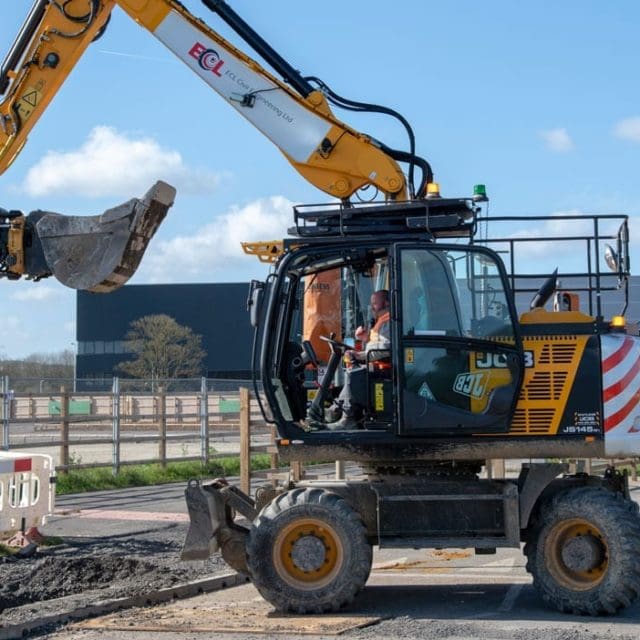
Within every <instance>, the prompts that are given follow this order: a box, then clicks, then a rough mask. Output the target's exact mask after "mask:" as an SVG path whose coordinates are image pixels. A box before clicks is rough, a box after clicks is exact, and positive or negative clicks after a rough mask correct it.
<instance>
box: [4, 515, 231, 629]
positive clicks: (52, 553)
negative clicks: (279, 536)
mask: <svg viewBox="0 0 640 640" xmlns="http://www.w3.org/2000/svg"><path fill="white" fill-rule="evenodd" d="M185 526H186V525H183V524H168V525H167V526H166V527H162V528H159V529H154V530H150V531H148V532H146V533H145V535H144V536H141V535H140V534H139V533H138V534H135V535H121V536H115V537H114V536H105V537H101V538H97V537H96V538H71V539H65V541H64V543H63V544H61V545H57V546H53V547H40V548H39V549H38V550H37V552H36V553H35V554H34V555H33V556H32V557H29V558H21V559H17V558H16V557H15V556H14V557H9V558H0V576H1V582H0V631H1V630H2V629H3V627H7V626H10V625H15V624H21V623H25V622H30V621H33V620H35V619H37V618H40V617H42V616H47V615H52V614H60V613H62V612H64V611H71V610H73V609H76V608H79V607H83V606H87V605H91V604H95V603H97V602H101V601H105V600H111V599H115V598H122V597H126V596H135V595H141V594H145V593H148V592H150V591H153V590H156V589H162V588H166V587H171V586H175V585H177V584H182V583H185V582H189V581H191V580H195V579H198V578H205V577H212V576H214V575H216V574H221V573H228V572H229V567H228V565H226V564H225V563H224V561H223V560H222V558H221V557H220V556H214V557H212V558H210V559H209V560H207V561H202V562H183V561H181V560H180V551H181V549H182V544H183V542H184V538H185V531H186V528H185Z"/></svg>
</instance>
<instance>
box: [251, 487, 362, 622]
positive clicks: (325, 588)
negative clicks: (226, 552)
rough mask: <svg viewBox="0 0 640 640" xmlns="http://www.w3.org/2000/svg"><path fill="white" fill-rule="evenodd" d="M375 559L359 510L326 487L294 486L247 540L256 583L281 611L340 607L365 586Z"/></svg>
mask: <svg viewBox="0 0 640 640" xmlns="http://www.w3.org/2000/svg"><path fill="white" fill-rule="evenodd" d="M371 560H372V551H371V545H370V544H369V543H368V542H367V539H366V535H365V528H364V525H363V524H362V521H361V520H360V517H359V516H358V514H357V513H356V512H355V511H354V510H353V509H352V508H351V507H350V506H349V505H348V504H347V502H346V501H345V500H344V499H343V498H341V497H340V496H338V495H336V494H334V493H330V492H328V491H325V490H323V489H294V490H293V491H289V492H287V493H285V494H283V495H281V496H279V497H278V498H276V499H275V500H274V501H272V502H271V503H269V504H268V505H267V506H265V507H264V509H263V510H262V511H261V512H260V515H259V516H258V518H256V520H255V522H254V524H253V526H252V527H251V532H250V534H249V542H248V544H247V562H248V565H249V571H250V573H251V577H252V580H253V583H254V585H255V586H256V588H257V589H258V591H259V592H260V593H261V594H262V596H263V597H264V598H265V600H267V601H268V602H270V603H271V604H272V605H273V606H274V607H275V608H276V609H277V610H278V611H293V612H296V613H322V612H324V611H337V610H338V609H340V608H341V607H343V606H344V605H346V604H348V603H349V602H351V601H352V600H353V599H354V597H355V596H356V594H357V593H358V592H359V591H360V590H361V589H362V587H363V586H364V584H365V582H366V581H367V578H368V577H369V572H370V570H371Z"/></svg>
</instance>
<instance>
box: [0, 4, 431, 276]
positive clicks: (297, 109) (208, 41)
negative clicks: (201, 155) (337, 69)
mask: <svg viewBox="0 0 640 640" xmlns="http://www.w3.org/2000/svg"><path fill="white" fill-rule="evenodd" d="M202 1H203V4H204V5H205V6H206V7H207V8H208V9H210V10H211V11H212V12H214V13H215V14H217V15H218V16H219V17H220V18H221V19H222V20H224V21H225V22H226V23H227V24H228V25H229V26H230V27H231V28H232V29H233V30H235V31H236V33H238V34H239V35H240V36H241V37H242V38H243V39H244V41H245V42H246V43H247V44H248V45H249V46H250V47H251V48H252V49H253V50H254V51H256V52H257V53H258V54H259V55H261V56H262V57H263V58H264V59H265V61H267V63H268V64H269V65H270V66H271V67H272V68H273V69H274V71H275V72H276V74H277V75H279V76H281V79H280V78H278V77H277V76H276V75H274V74H272V73H270V72H269V71H267V70H266V69H265V68H263V67H262V66H261V65H260V64H258V63H257V62H256V61H255V60H253V59H252V58H250V57H249V56H247V55H246V54H245V53H243V52H242V51H240V50H239V49H237V48H236V47H234V46H233V45H232V44H231V43H229V42H228V41H227V40H225V39H224V38H223V37H222V36H220V35H219V34H218V33H217V32H216V31H214V30H213V29H211V28H210V27H209V26H207V25H206V24H205V23H204V22H202V21H201V20H199V19H197V18H196V17H195V16H193V15H192V14H191V13H190V12H189V11H188V10H187V9H186V8H185V7H184V6H182V5H181V4H180V3H179V2H176V1H174V0H66V1H63V0H36V2H35V3H34V5H33V8H32V10H31V12H30V13H29V16H28V17H27V19H26V21H25V23H24V25H23V27H22V29H21V31H20V33H19V34H18V36H17V38H16V41H15V42H14V44H13V46H12V47H11V49H10V51H9V54H8V55H7V57H6V59H5V61H4V63H3V65H2V68H1V69H0V96H3V97H2V98H1V102H0V173H3V172H4V171H5V170H6V169H7V168H8V167H9V166H10V164H11V162H12V161H13V160H14V159H15V157H16V156H17V154H18V153H19V152H20V150H21V149H22V147H23V145H24V144H25V142H26V139H27V135H28V134H29V132H30V130H31V129H32V128H33V127H34V125H35V124H36V122H37V121H38V118H39V117H40V116H41V115H42V114H43V112H44V111H45V109H46V108H47V106H48V104H49V103H50V102H51V100H52V99H53V97H54V96H55V94H56V93H57V91H58V90H59V89H60V87H61V86H62V84H63V82H64V80H65V79H66V78H67V77H68V75H69V74H70V73H71V71H72V70H73V67H74V66H75V64H76V63H77V62H78V60H79V59H80V58H81V56H82V54H83V53H84V52H85V51H86V49H87V47H88V46H89V45H90V44H91V42H93V41H94V40H95V39H97V38H98V37H100V35H101V34H102V32H103V31H104V29H105V28H106V26H107V23H108V21H109V17H110V15H111V12H112V10H113V9H114V8H115V6H116V5H117V6H118V7H120V8H121V9H122V10H123V11H125V12H126V13H127V14H128V15H129V16H130V17H131V18H132V19H133V20H134V21H135V22H136V23H137V24H139V25H140V26H142V27H144V28H145V29H147V30H148V31H149V32H151V33H152V34H153V35H154V36H155V37H156V38H157V39H158V40H160V41H161V42H162V43H163V44H164V45H165V46H166V47H167V48H168V49H170V50H171V51H172V52H173V53H174V54H175V55H176V56H177V57H178V58H179V59H180V60H182V62H183V63H184V64H186V65H187V66H188V67H189V68H190V69H191V70H192V71H193V72H194V73H195V74H196V75H198V76H199V77H200V78H201V79H202V80H204V81H205V82H206V83H207V84H208V85H209V86H210V87H211V88H212V89H213V90H214V91H216V92H217V93H218V94H219V95H220V96H221V97H222V98H223V99H224V100H225V101H226V102H227V103H228V104H230V105H231V106H232V107H233V108H234V109H236V111H238V112H239V113H240V114H241V115H243V116H244V117H245V118H246V119H247V120H249V121H250V122H251V123H252V124H253V125H254V126H255V127H256V128H258V129H259V130H260V131H261V132H262V133H263V134H264V135H265V136H266V137H267V138H269V139H270V140H271V141H272V142H273V143H274V144H275V145H276V146H277V147H278V148H279V149H280V150H281V151H282V153H283V154H284V155H285V156H286V158H287V159H288V160H289V162H290V163H291V164H292V165H293V166H294V168H295V169H296V170H297V171H298V172H299V173H300V174H301V175H302V176H303V177H304V178H305V179H306V180H308V181H309V182H310V183H311V184H313V185H315V186H316V187H318V188H319V189H321V190H322V191H324V192H325V193H327V194H329V195H331V196H333V197H336V198H339V199H341V200H343V201H346V200H348V199H349V198H350V197H351V196H353V194H354V193H355V192H356V191H358V190H359V189H361V188H363V187H366V186H372V187H375V188H376V189H378V190H379V191H380V192H381V193H382V194H384V196H385V198H386V199H388V200H403V199H407V198H408V197H413V196H414V195H415V194H414V192H413V191H414V190H413V187H412V180H409V182H408V181H407V179H406V178H405V175H404V173H403V171H402V170H401V168H400V166H399V164H398V162H407V163H409V165H410V168H411V174H410V175H412V172H413V168H414V167H415V166H418V167H419V168H420V169H421V171H422V176H423V177H422V183H421V185H420V188H419V189H418V194H417V195H418V196H420V195H424V186H425V184H426V183H427V182H430V181H431V177H432V176H431V170H430V167H429V165H428V163H426V161H424V160H422V159H420V158H418V157H416V156H415V155H414V154H413V151H411V152H402V151H394V150H392V149H389V148H387V147H385V145H383V144H381V143H379V142H377V141H376V140H374V139H373V138H371V137H369V136H367V135H365V134H362V133H360V132H358V131H356V130H354V129H352V128H350V127H348V126H347V125H345V124H344V123H342V122H341V121H340V120H338V119H337V118H336V117H335V116H334V114H333V113H332V111H331V108H330V106H329V103H328V100H327V96H329V98H330V99H331V98H334V99H335V102H334V103H335V104H339V105H341V106H345V107H346V108H352V109H353V110H356V111H366V110H374V111H376V110H377V111H382V112H390V110H387V109H383V108H382V107H380V108H375V106H374V105H362V104H361V103H353V102H351V101H344V99H339V96H336V95H335V94H333V93H332V92H331V91H330V90H328V89H327V88H326V87H325V86H324V85H322V84H321V83H320V81H317V79H307V78H304V77H302V76H301V75H300V74H299V72H298V71H296V70H295V69H294V68H293V67H291V66H290V65H289V64H288V63H287V62H286V60H284V59H283V58H282V57H281V56H280V55H279V54H278V53H277V52H276V51H274V50H273V49H272V48H271V46H270V45H269V44H268V43H267V42H266V41H265V40H264V39H263V38H262V37H261V36H260V35H258V34H257V33H256V32H255V31H254V30H253V29H252V28H251V27H250V26H249V25H248V24H247V23H246V22H244V21H243V20H242V18H240V16H238V15H237V14H236V13H235V12H234V11H233V9H231V7H230V6H229V5H227V4H226V3H225V2H224V1H223V0H202ZM338 99H339V100H338ZM347 105H348V106H347ZM366 107H372V108H371V109H367V108H366ZM396 115H397V114H396ZM405 124H406V122H405ZM407 126H408V125H407ZM411 135H412V134H411ZM165 213H166V212H165ZM0 215H1V213H0ZM2 224H4V227H1V229H2V231H1V232H0V242H3V243H4V253H5V254H6V255H7V256H8V260H7V259H5V260H4V263H2V264H0V272H4V273H5V274H6V275H9V276H11V277H19V276H20V275H23V274H24V275H32V277H33V274H31V273H30V272H29V271H28V269H26V264H27V263H28V260H26V259H24V258H23V259H21V258H20V256H19V253H20V248H21V247H22V250H23V251H24V253H25V254H27V253H28V252H29V247H28V246H27V245H26V244H25V241H26V234H25V231H26V230H27V229H31V234H32V237H33V233H34V228H33V227H30V226H29V224H28V222H27V220H25V221H24V224H23V223H22V222H21V221H20V218H19V217H17V218H8V217H6V216H5V218H4V222H3V223H2ZM78 230H80V227H79V226H78ZM35 233H36V235H37V229H36V230H35ZM21 236H22V240H21V239H20V238H21ZM148 240H150V237H149V238H147V242H148ZM43 244H44V245H46V244H47V242H46V241H45V240H44V239H43ZM0 260H2V255H1V253H0ZM11 263H12V264H11ZM41 271H42V272H46V271H47V269H46V268H45V269H44V270H41ZM48 271H50V272H52V273H54V275H55V271H54V270H53V269H48Z"/></svg>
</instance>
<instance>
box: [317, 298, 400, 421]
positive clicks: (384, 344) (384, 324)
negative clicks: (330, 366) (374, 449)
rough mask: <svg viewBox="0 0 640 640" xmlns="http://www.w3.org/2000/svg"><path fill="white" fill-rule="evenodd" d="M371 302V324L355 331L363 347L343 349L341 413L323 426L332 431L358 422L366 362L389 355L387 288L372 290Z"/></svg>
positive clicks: (364, 396) (362, 405) (363, 401)
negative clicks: (369, 326) (344, 367)
mask: <svg viewBox="0 0 640 640" xmlns="http://www.w3.org/2000/svg"><path fill="white" fill-rule="evenodd" d="M370 305H371V311H372V314H373V326H372V327H371V329H370V330H368V329H366V328H365V327H362V326H360V327H358V328H357V329H356V332H355V338H356V340H359V341H360V342H362V343H366V346H365V348H364V350H361V351H355V350H350V351H347V352H346V353H345V360H346V361H347V364H348V367H347V369H346V378H345V382H344V387H342V391H341V392H340V395H339V396H338V398H337V400H336V404H337V405H338V407H339V409H340V410H342V417H341V418H340V419H339V420H337V421H336V422H330V423H328V424H327V426H326V428H327V429H329V430H331V431H338V430H342V429H354V428H356V427H358V426H359V425H360V421H361V420H362V414H363V411H364V408H365V406H366V404H367V366H368V364H369V363H370V362H374V361H376V360H381V359H383V358H388V357H389V355H390V354H389V347H390V344H391V340H390V326H389V292H388V291H387V290H386V289H380V290H379V291H374V293H373V294H371V299H370Z"/></svg>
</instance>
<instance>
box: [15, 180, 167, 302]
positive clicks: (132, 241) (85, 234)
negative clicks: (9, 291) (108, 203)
mask: <svg viewBox="0 0 640 640" xmlns="http://www.w3.org/2000/svg"><path fill="white" fill-rule="evenodd" d="M175 194H176V191H175V189H174V188H173V187H172V186H170V185H168V184H167V183H165V182H161V181H159V182H156V184H155V185H153V187H151V189H149V191H147V193H146V194H145V196H144V197H143V198H141V199H138V198H134V199H132V200H129V201H128V202H125V203H124V204H121V205H119V206H117V207H114V208H113V209H108V210H107V211H105V212H104V213H103V214H102V215H97V216H67V215H62V214H59V213H52V212H48V211H32V212H31V213H30V214H29V215H27V216H26V217H25V216H22V215H21V214H20V212H11V213H10V214H8V215H9V218H8V223H7V224H8V225H9V226H10V227H11V231H9V232H8V234H7V238H8V242H7V246H8V250H6V251H4V252H3V253H4V254H5V258H6V259H5V264H6V265H7V266H6V268H5V269H4V273H3V275H7V276H8V277H10V278H19V277H20V276H21V275H24V276H26V277H27V278H32V279H34V280H40V279H41V278H46V277H48V276H50V275H53V276H55V277H56V278H57V279H58V280H59V281H60V282H61V283H62V284H64V285H66V286H67V287H71V288H73V289H82V290H85V291H93V292H99V293H106V292H109V291H113V290H115V289H117V288H119V287H121V286H122V285H123V284H124V283H125V282H127V280H129V278H130V277H131V276H132V275H133V274H134V273H135V271H136V269H137V268H138V265H139V264H140V260H141V259H142V256H143V255H144V252H145V250H146V248H147V246H148V244H149V241H150V240H151V238H152V237H153V235H154V234H155V232H156V230H157V229H158V227H159V226H160V223H161V222H162V220H163V219H164V217H165V216H166V214H167V211H168V210H169V208H170V207H171V205H172V204H173V201H174V198H175ZM5 213H6V212H5ZM12 232H13V235H12ZM20 240H21V242H20Z"/></svg>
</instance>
